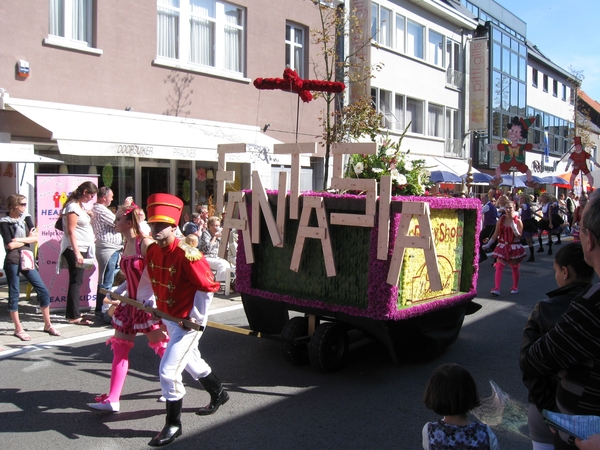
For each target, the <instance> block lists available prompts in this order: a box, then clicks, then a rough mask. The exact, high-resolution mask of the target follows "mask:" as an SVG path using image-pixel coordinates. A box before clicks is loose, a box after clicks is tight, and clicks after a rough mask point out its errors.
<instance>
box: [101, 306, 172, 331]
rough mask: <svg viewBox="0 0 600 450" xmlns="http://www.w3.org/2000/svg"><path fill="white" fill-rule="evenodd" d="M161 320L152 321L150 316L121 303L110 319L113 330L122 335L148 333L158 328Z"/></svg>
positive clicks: (141, 310)
mask: <svg viewBox="0 0 600 450" xmlns="http://www.w3.org/2000/svg"><path fill="white" fill-rule="evenodd" d="M160 324H161V320H160V319H158V320H154V319H153V318H152V314H150V313H147V312H146V311H144V310H143V309H138V308H136V307H135V306H131V305H128V304H127V303H121V304H120V305H119V306H117V309H115V313H114V314H113V318H112V325H113V328H114V329H115V330H117V331H120V332H121V333H124V334H137V333H144V334H146V333H150V332H151V331H154V330H156V329H158V328H160Z"/></svg>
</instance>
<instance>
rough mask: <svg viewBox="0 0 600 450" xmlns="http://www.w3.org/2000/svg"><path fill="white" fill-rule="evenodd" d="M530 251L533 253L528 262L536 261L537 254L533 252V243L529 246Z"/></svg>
mask: <svg viewBox="0 0 600 450" xmlns="http://www.w3.org/2000/svg"><path fill="white" fill-rule="evenodd" d="M529 253H531V256H529V259H528V260H527V262H534V261H535V256H534V254H533V245H530V246H529Z"/></svg>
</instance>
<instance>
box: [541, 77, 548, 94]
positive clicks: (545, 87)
mask: <svg viewBox="0 0 600 450" xmlns="http://www.w3.org/2000/svg"><path fill="white" fill-rule="evenodd" d="M542 88H543V91H544V92H548V75H546V74H543V76H542Z"/></svg>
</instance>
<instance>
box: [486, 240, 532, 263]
mask: <svg viewBox="0 0 600 450" xmlns="http://www.w3.org/2000/svg"><path fill="white" fill-rule="evenodd" d="M492 255H493V256H494V258H497V259H503V260H504V261H511V260H515V259H519V260H520V259H523V258H525V256H527V252H526V251H525V247H523V246H522V245H521V244H520V243H518V242H513V243H511V244H503V243H499V244H498V245H496V248H495V249H494V253H492Z"/></svg>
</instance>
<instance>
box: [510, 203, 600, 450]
mask: <svg viewBox="0 0 600 450" xmlns="http://www.w3.org/2000/svg"><path fill="white" fill-rule="evenodd" d="M597 192H598V191H594V193H593V194H592V195H591V196H590V198H589V201H588V203H587V205H586V206H585V208H584V210H583V218H582V221H581V231H580V235H579V237H580V239H581V245H582V249H583V255H584V258H585V261H586V262H587V263H588V264H589V265H590V266H592V267H593V268H594V271H595V272H596V274H598V275H600V196H599V194H598V193H597ZM521 370H522V372H523V375H524V376H527V377H529V378H541V377H545V376H551V375H555V374H558V373H560V377H561V381H560V383H559V384H558V388H557V391H556V405H557V409H558V410H559V411H560V412H562V413H564V414H582V415H600V283H599V284H595V285H593V286H592V287H591V288H590V289H589V290H587V291H586V292H585V293H583V294H582V295H580V296H578V297H576V298H575V299H574V300H573V301H572V302H571V305H570V306H569V308H568V309H567V311H566V312H565V313H564V314H563V316H562V318H561V320H560V321H559V322H558V323H557V324H556V325H555V327H554V328H553V329H552V330H550V331H549V332H548V333H547V334H545V335H544V336H542V337H541V338H540V339H538V340H537V341H536V342H535V343H534V344H533V345H532V346H531V347H530V348H529V349H528V350H527V353H526V354H524V355H523V357H522V358H521ZM567 441H570V444H571V446H570V447H569V446H568V445H567ZM554 443H555V445H556V448H557V449H560V448H575V447H573V445H572V444H573V442H572V440H571V438H569V437H568V436H566V435H564V434H563V433H559V435H556V436H555V441H554Z"/></svg>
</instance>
